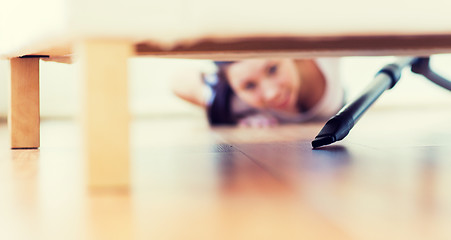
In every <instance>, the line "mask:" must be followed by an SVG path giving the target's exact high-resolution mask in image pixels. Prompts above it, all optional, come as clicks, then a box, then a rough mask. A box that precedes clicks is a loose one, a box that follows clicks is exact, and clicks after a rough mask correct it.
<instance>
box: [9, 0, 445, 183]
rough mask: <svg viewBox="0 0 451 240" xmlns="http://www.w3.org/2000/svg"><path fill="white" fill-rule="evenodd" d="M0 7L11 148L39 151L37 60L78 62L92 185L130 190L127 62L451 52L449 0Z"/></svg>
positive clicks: (76, 2) (180, 0)
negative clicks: (8, 86) (6, 61)
mask: <svg viewBox="0 0 451 240" xmlns="http://www.w3.org/2000/svg"><path fill="white" fill-rule="evenodd" d="M2 4H3V6H1V10H0V16H1V20H2V22H1V25H0V33H1V35H0V56H1V57H3V58H8V59H10V61H11V106H10V114H9V123H10V132H11V147H12V148H39V144H40V143H39V137H40V136H39V58H40V57H43V56H51V57H67V56H68V55H69V56H70V57H73V58H77V59H78V60H79V75H80V83H81V84H82V85H83V88H82V92H83V97H82V99H83V102H82V114H81V115H82V119H83V132H84V141H83V142H84V144H85V146H84V149H85V154H86V157H85V158H86V159H87V163H88V165H87V166H88V172H89V174H88V178H89V181H88V183H89V185H90V186H91V187H115V188H116V187H118V188H127V187H128V186H129V182H130V173H129V172H130V171H129V126H128V125H129V111H128V96H127V58H128V57H130V56H132V55H152V56H165V57H186V58H211V59H232V58H233V59H236V58H251V57H317V56H349V55H430V54H433V53H442V52H451V24H449V23H450V22H451V15H450V14H448V13H449V9H451V2H450V1H447V0H431V1H418V2H403V1H390V0H381V1H361V0H344V1H330V0H318V1H293V0H279V1H257V0H246V1H242V0H230V1H207V0H190V1H184V0H166V1H146V0H127V1H107V0H95V1H92V0H43V1H39V2H34V1H29V0H23V1H10V2H8V3H2ZM4 5H6V6H4ZM150 137H151V136H150ZM155 137H158V136H155Z"/></svg>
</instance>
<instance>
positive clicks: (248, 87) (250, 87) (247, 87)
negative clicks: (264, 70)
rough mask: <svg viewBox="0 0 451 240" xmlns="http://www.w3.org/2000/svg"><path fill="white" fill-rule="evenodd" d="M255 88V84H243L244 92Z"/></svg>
mask: <svg viewBox="0 0 451 240" xmlns="http://www.w3.org/2000/svg"><path fill="white" fill-rule="evenodd" d="M256 87H257V84H256V83H254V82H247V83H245V84H244V89H246V90H253V89H255V88H256Z"/></svg>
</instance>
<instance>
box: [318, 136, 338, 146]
mask: <svg viewBox="0 0 451 240" xmlns="http://www.w3.org/2000/svg"><path fill="white" fill-rule="evenodd" d="M334 142H335V137H334V136H332V135H327V136H321V137H318V136H317V137H315V140H313V141H312V147H313V148H319V147H321V146H324V145H329V144H331V143H334Z"/></svg>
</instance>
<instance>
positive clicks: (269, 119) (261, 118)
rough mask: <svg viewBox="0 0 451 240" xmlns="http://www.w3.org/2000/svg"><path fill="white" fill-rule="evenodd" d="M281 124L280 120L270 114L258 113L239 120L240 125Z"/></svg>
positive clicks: (261, 125)
mask: <svg viewBox="0 0 451 240" xmlns="http://www.w3.org/2000/svg"><path fill="white" fill-rule="evenodd" d="M278 124H279V121H278V120H277V119H276V118H275V117H273V116H271V115H268V114H262V113H257V114H254V115H250V116H247V117H244V118H242V119H240V120H239V121H238V125H239V126H240V127H253V128H265V127H274V126H276V125H278Z"/></svg>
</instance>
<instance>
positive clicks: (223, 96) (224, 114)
mask: <svg viewBox="0 0 451 240" xmlns="http://www.w3.org/2000/svg"><path fill="white" fill-rule="evenodd" d="M220 74H221V72H219V73H216V74H214V75H216V76H213V77H216V78H217V79H216V81H209V82H205V83H206V84H207V85H208V86H209V87H210V88H211V90H212V92H213V94H211V96H212V99H210V101H209V104H208V105H207V117H208V122H209V123H210V125H233V124H236V119H234V117H233V114H232V111H231V100H232V96H233V94H234V93H233V91H232V88H231V87H230V86H229V84H228V83H227V81H225V80H224V79H222V78H221V76H220ZM209 77H210V78H211V77H212V76H209Z"/></svg>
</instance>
